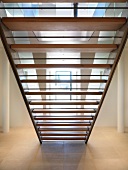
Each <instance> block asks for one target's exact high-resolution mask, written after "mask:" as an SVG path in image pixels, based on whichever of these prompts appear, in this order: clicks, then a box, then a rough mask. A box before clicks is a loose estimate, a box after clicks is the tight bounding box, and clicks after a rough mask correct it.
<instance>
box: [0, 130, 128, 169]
mask: <svg viewBox="0 0 128 170" xmlns="http://www.w3.org/2000/svg"><path fill="white" fill-rule="evenodd" d="M0 170H128V132H127V131H126V133H124V134H121V133H117V131H116V129H115V128H95V129H94V130H93V133H92V135H91V137H90V139H89V142H88V144H87V145H85V144H84V142H78V141H77V142H75V141H74V142H72V141H69V142H68V141H65V142H63V141H62V142H61V141H60V142H44V143H43V144H42V145H40V144H39V141H38V139H37V137H36V134H35V132H34V130H33V128H17V129H11V131H10V133H8V134H3V133H0Z"/></svg>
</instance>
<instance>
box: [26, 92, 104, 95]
mask: <svg viewBox="0 0 128 170" xmlns="http://www.w3.org/2000/svg"><path fill="white" fill-rule="evenodd" d="M102 93H103V92H89V91H37V92H31V91H29V92H25V94H26V95H102Z"/></svg>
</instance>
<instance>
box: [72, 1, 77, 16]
mask: <svg viewBox="0 0 128 170" xmlns="http://www.w3.org/2000/svg"><path fill="white" fill-rule="evenodd" d="M73 5H74V17H77V16H78V3H74V4H73Z"/></svg>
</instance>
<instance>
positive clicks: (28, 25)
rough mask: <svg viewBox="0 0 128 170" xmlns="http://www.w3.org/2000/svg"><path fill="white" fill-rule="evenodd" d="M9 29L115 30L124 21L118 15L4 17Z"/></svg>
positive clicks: (124, 19) (124, 20)
mask: <svg viewBox="0 0 128 170" xmlns="http://www.w3.org/2000/svg"><path fill="white" fill-rule="evenodd" d="M2 22H3V24H4V25H5V26H6V27H7V28H9V29H10V30H11V31H116V30H118V29H119V28H120V27H121V26H123V25H124V24H125V23H126V18H123V17H121V18H119V17H103V18H102V17H101V18H100V17H78V18H73V17H36V18H34V17H8V18H7V17H4V18H2Z"/></svg>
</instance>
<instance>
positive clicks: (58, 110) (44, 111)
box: [32, 109, 96, 114]
mask: <svg viewBox="0 0 128 170" xmlns="http://www.w3.org/2000/svg"><path fill="white" fill-rule="evenodd" d="M32 113H34V114H35V113H96V111H95V110H93V109H92V110H89V109H88V110H87V109H33V110H32Z"/></svg>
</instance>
